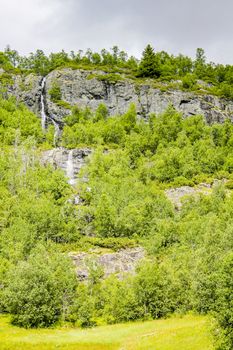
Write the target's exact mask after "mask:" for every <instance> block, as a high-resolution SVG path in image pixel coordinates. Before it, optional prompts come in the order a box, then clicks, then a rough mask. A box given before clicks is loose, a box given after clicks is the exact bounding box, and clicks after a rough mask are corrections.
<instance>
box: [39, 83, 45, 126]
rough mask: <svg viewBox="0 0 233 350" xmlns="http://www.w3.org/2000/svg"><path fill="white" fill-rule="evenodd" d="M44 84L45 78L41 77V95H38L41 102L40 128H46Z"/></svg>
mask: <svg viewBox="0 0 233 350" xmlns="http://www.w3.org/2000/svg"><path fill="white" fill-rule="evenodd" d="M45 84H46V78H45V77H43V79H42V82H41V96H40V103H41V126H42V130H45V129H46V120H47V116H46V113H45V98H46V97H45Z"/></svg>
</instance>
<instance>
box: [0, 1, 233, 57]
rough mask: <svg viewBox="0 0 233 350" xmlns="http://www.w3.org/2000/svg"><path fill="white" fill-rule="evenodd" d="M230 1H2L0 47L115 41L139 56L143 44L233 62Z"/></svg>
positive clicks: (82, 46)
mask: <svg viewBox="0 0 233 350" xmlns="http://www.w3.org/2000/svg"><path fill="white" fill-rule="evenodd" d="M232 12H233V3H232V1H231V0H221V1H220V0H214V1H213V0H195V1H194V0H163V1H162V0H144V1H139V0H128V1H127V0H125V1H123V0H118V1H112V2H111V1H109V0H99V1H96V0H21V1H20V2H18V1H17V0H1V13H0V49H3V48H4V47H5V46H6V44H10V45H11V46H12V47H14V48H16V49H17V50H19V51H20V52H22V53H27V52H30V51H34V50H35V49H36V48H42V49H44V50H45V51H47V52H50V51H58V50H61V49H63V48H64V49H65V50H74V51H77V50H78V49H86V48H88V47H90V48H92V49H95V50H98V49H101V48H103V47H106V48H110V47H112V46H113V45H114V44H117V45H118V46H119V47H121V48H122V49H125V50H127V51H128V52H129V53H131V54H134V55H137V56H140V53H141V52H142V50H143V48H144V47H145V45H146V44H147V43H151V44H152V45H153V46H154V47H155V49H157V50H166V51H168V52H170V53H174V54H177V53H179V52H182V53H184V54H189V55H192V56H193V55H194V54H195V50H196V48H197V47H203V48H204V49H205V51H206V54H207V57H208V59H209V60H212V61H216V62H223V63H229V64H232V56H233V45H232V38H231V37H232V33H233V21H232V19H231V16H232Z"/></svg>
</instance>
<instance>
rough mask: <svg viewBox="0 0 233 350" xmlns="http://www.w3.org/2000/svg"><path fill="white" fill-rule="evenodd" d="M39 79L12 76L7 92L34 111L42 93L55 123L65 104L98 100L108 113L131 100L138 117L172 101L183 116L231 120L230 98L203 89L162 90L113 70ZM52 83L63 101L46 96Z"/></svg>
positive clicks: (232, 103)
mask: <svg viewBox="0 0 233 350" xmlns="http://www.w3.org/2000/svg"><path fill="white" fill-rule="evenodd" d="M41 83H42V77H41V76H36V75H35V74H29V75H27V76H26V77H23V76H20V75H17V76H14V77H13V82H12V84H11V85H10V86H8V89H7V93H8V94H13V95H15V96H16V97H17V99H18V100H20V101H23V102H25V103H26V104H27V105H28V106H29V108H30V109H32V110H33V111H34V112H35V113H37V114H38V115H40V110H41V98H40V96H41V93H44V95H45V101H46V105H45V110H46V113H47V115H48V117H49V118H50V119H53V120H54V121H56V122H58V123H60V122H62V120H63V118H64V116H65V115H67V114H69V113H70V109H69V106H70V107H72V106H74V105H78V106H80V107H86V106H87V107H90V108H91V109H93V110H95V109H96V108H97V107H98V105H99V104H100V103H104V104H105V105H106V106H107V108H108V111H109V114H110V115H116V114H122V113H125V112H126V111H127V109H128V107H129V104H130V103H134V104H135V105H136V107H137V113H138V115H139V116H141V117H147V116H148V115H149V114H150V113H156V114H159V113H162V112H163V111H164V110H165V109H166V108H167V107H168V105H173V106H174V107H175V108H176V109H177V110H178V111H181V112H182V113H183V115H184V117H188V116H191V115H196V114H201V115H203V116H204V117H205V119H206V121H207V122H208V123H213V122H223V121H224V119H226V118H230V119H232V120H233V101H229V100H226V99H220V98H218V97H216V96H211V95H208V94H207V93H206V92H205V91H204V89H203V91H202V93H201V94H195V93H192V92H184V91H181V90H174V89H169V90H168V89H167V90H166V89H165V90H166V91H162V90H160V89H158V88H155V87H154V86H153V81H149V80H148V83H147V82H144V83H142V84H141V83H140V84H139V83H136V82H135V81H133V80H130V79H126V78H124V77H123V76H120V75H116V74H115V75H114V76H113V75H111V74H107V73H105V72H102V71H87V70H73V69H71V68H64V69H59V70H55V71H52V72H51V73H49V74H48V76H47V77H46V83H45V88H44V90H43V91H42V85H41ZM54 83H56V84H57V85H59V87H60V90H61V100H62V101H63V104H57V103H54V102H52V101H51V99H50V94H49V91H50V89H51V88H52V86H53V84H54ZM65 107H66V108H65Z"/></svg>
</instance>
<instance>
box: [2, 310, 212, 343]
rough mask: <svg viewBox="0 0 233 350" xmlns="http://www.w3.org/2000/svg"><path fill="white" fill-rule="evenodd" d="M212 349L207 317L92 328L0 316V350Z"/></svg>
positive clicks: (187, 317)
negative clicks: (16, 323)
mask: <svg viewBox="0 0 233 350" xmlns="http://www.w3.org/2000/svg"><path fill="white" fill-rule="evenodd" d="M57 349H60V350H63V349H64V350H110V349H111V350H115V349H117V350H150V349H153V350H156V349H158V350H213V349H214V346H213V341H212V337H211V333H210V324H209V320H208V318H206V317H200V316H191V315H189V316H185V317H183V318H178V317H173V318H170V319H167V320H158V321H147V322H137V323H128V324H120V325H114V326H102V327H97V328H93V329H87V330H82V329H75V328H66V329H64V328H63V329H45V330H42V329H39V330H26V329H21V328H18V327H13V326H11V325H10V323H9V318H8V317H0V350H57Z"/></svg>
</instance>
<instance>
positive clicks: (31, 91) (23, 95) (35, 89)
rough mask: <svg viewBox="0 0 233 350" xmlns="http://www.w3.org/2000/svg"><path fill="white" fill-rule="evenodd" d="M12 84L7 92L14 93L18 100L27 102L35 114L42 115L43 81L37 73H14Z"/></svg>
mask: <svg viewBox="0 0 233 350" xmlns="http://www.w3.org/2000/svg"><path fill="white" fill-rule="evenodd" d="M11 78H12V84H9V85H8V87H7V91H6V92H7V94H9V95H14V96H15V97H16V99H17V101H20V102H23V103H25V104H26V105H27V106H28V107H29V108H30V109H31V110H32V111H33V112H34V113H35V114H37V115H38V116H40V110H41V106H40V100H41V81H42V77H41V76H38V75H36V74H28V75H20V74H18V75H12V77H11Z"/></svg>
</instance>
